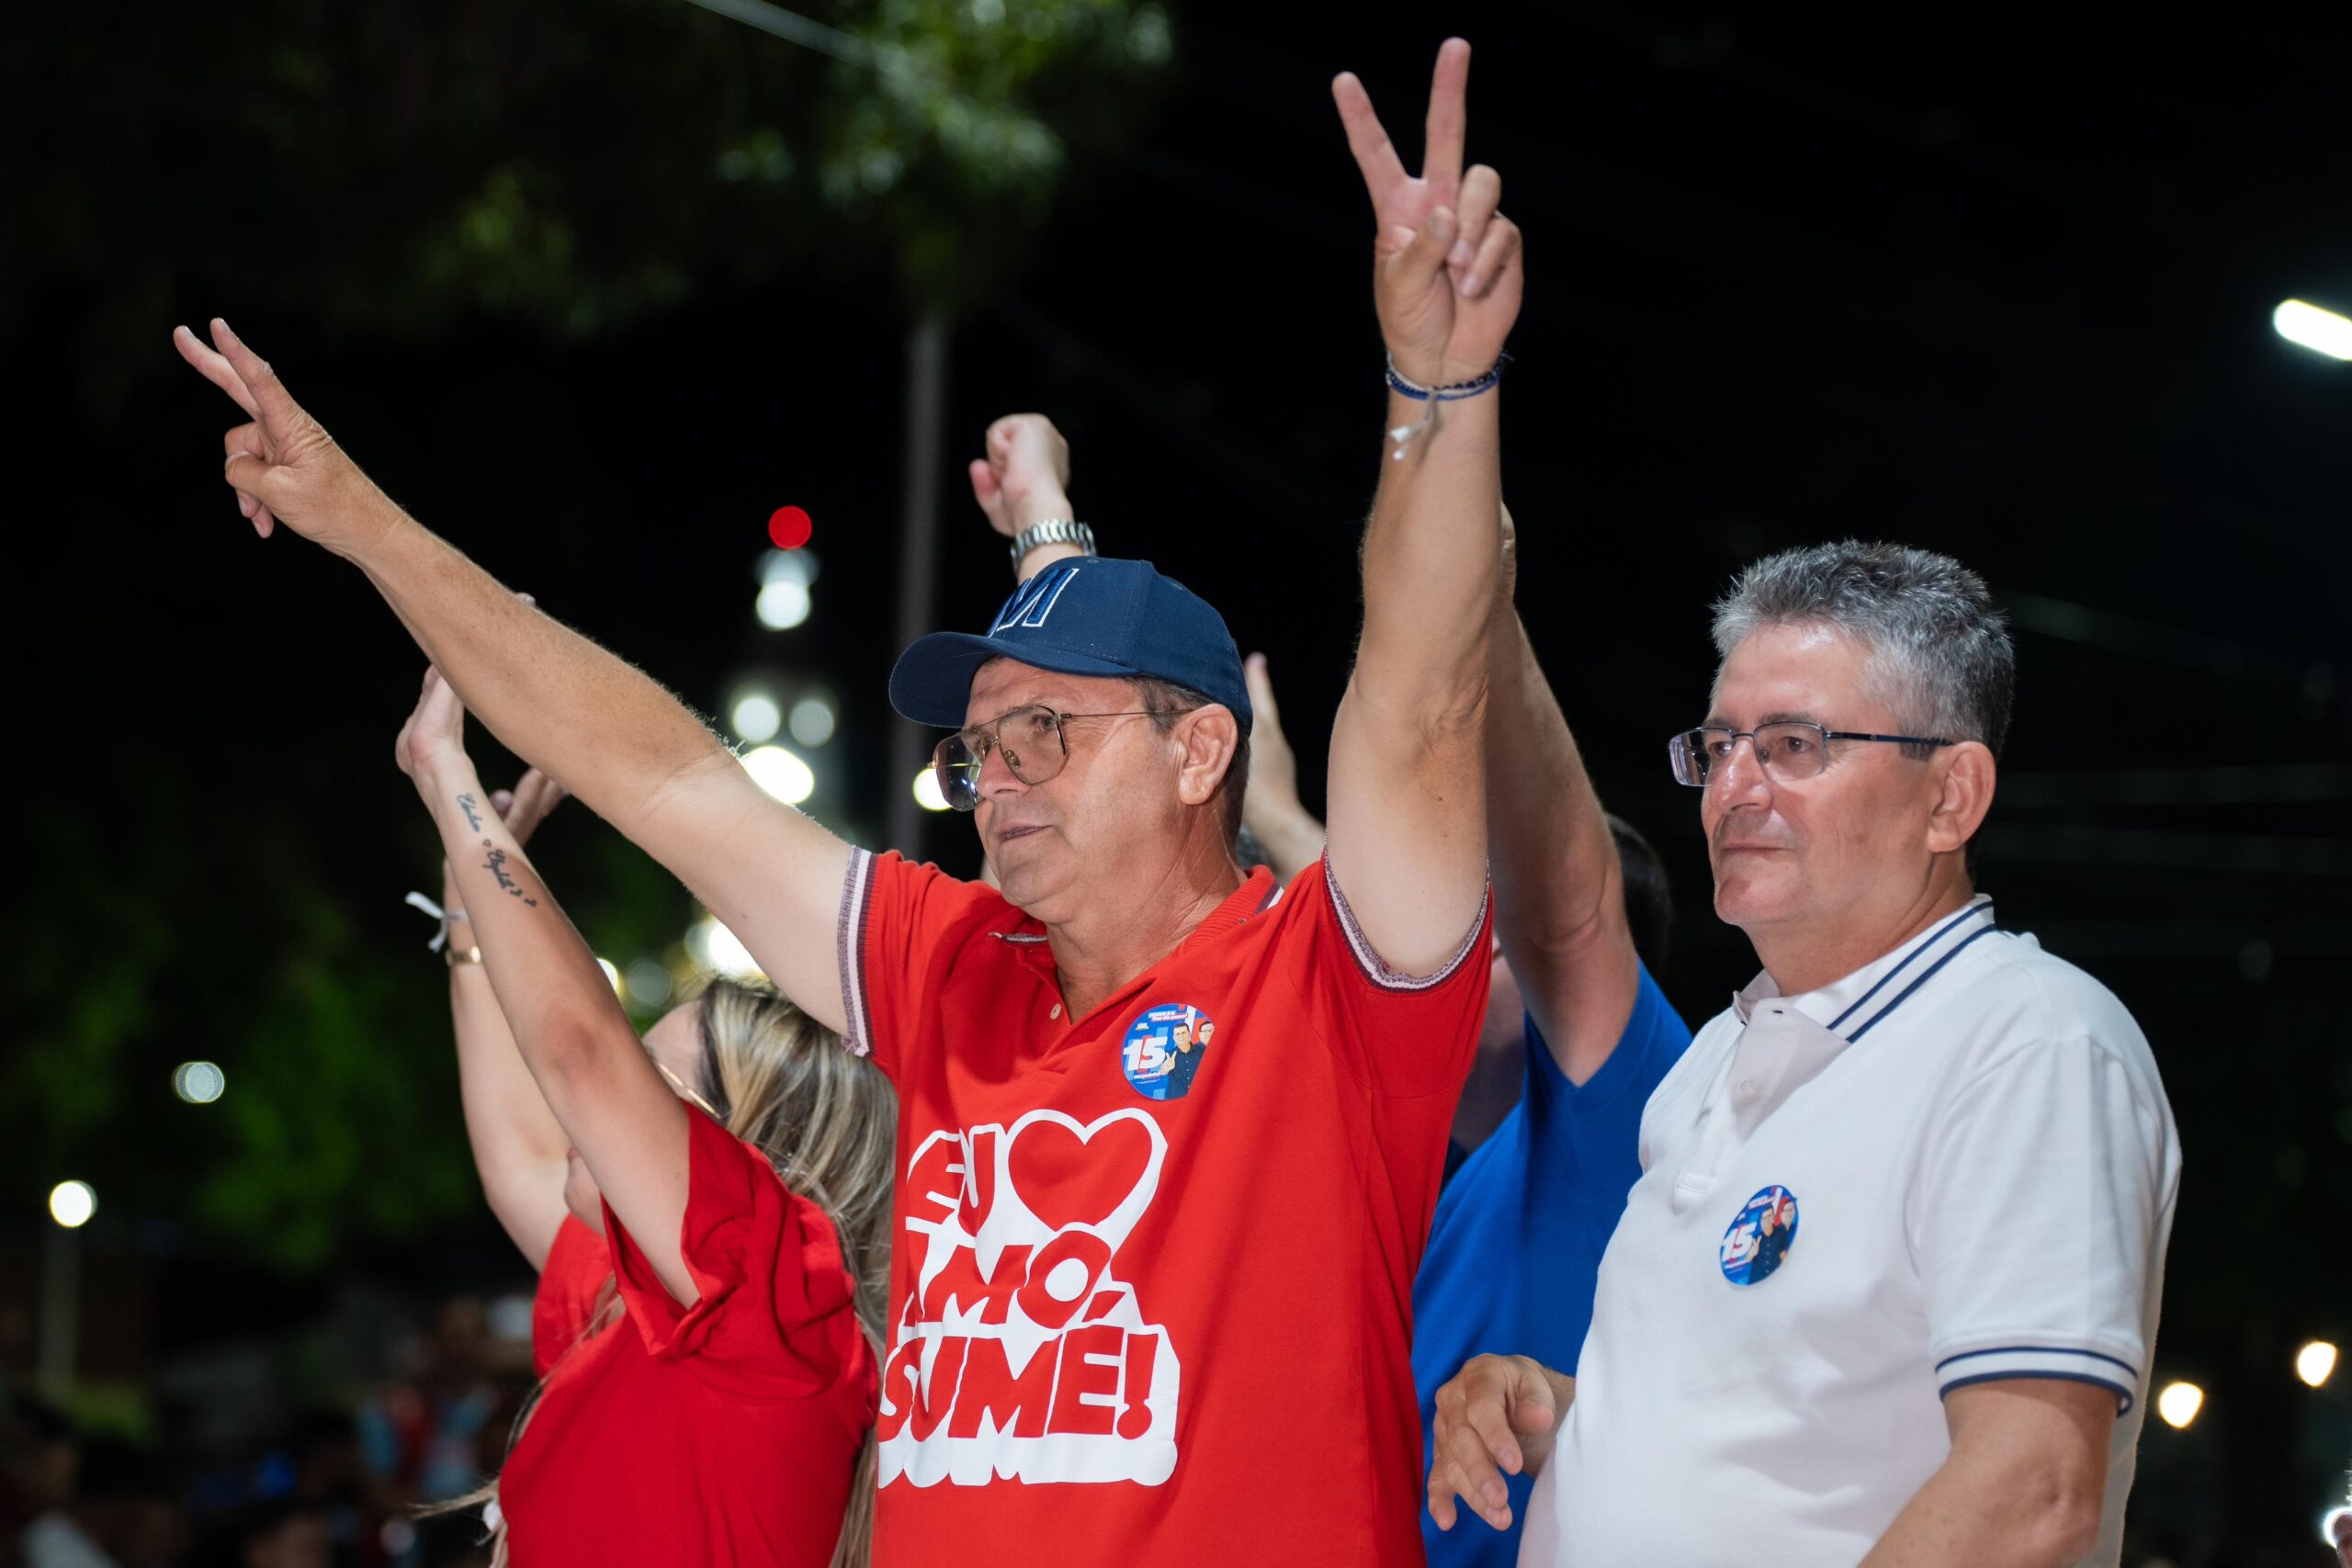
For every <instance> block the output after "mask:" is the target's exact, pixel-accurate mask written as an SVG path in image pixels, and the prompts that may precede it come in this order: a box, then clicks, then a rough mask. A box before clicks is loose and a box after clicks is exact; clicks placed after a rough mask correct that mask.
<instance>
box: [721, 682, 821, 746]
mask: <svg viewBox="0 0 2352 1568" xmlns="http://www.w3.org/2000/svg"><path fill="white" fill-rule="evenodd" d="M839 722H840V721H839V719H838V717H837V716H835V715H834V713H833V705H832V704H831V702H830V701H829V700H827V699H826V698H825V697H823V696H821V695H820V694H817V693H815V692H811V693H809V694H808V695H806V696H804V697H802V698H801V699H800V700H799V701H798V702H797V703H795V704H793V705H792V719H791V727H792V738H793V739H795V740H797V741H799V742H800V744H802V745H803V746H822V745H823V744H824V743H825V742H826V741H828V740H831V739H832V738H833V728H834V726H835V725H836V724H837V723H839ZM771 733H773V731H771ZM743 739H746V740H749V739H752V738H751V737H750V736H748V735H746V736H744V737H743Z"/></svg>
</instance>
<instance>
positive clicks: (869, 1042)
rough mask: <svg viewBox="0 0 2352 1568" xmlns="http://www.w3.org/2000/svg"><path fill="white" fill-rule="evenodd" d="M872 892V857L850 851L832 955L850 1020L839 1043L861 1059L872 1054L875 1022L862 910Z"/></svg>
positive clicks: (844, 1005) (860, 852) (843, 1007)
mask: <svg viewBox="0 0 2352 1568" xmlns="http://www.w3.org/2000/svg"><path fill="white" fill-rule="evenodd" d="M873 891H874V857H873V856H872V855H870V854H868V853H867V852H865V851H864V850H861V849H852V850H851V851H850V852H849V874H848V875H846V876H844V877H843V878H842V919H841V927H840V930H839V931H837V932H836V933H835V936H834V953H835V956H836V958H837V960H838V962H839V963H840V964H841V971H842V1017H843V1018H845V1019H847V1020H848V1021H849V1031H848V1032H847V1033H845V1034H843V1035H842V1044H844V1045H846V1046H848V1047H849V1048H850V1051H851V1052H852V1054H853V1055H860V1056H870V1055H873V1054H874V1020H873V1017H872V1016H871V1015H870V1014H869V1013H868V1012H867V1011H866V1006H865V909H866V906H867V904H868V903H869V902H871V897H872V894H873Z"/></svg>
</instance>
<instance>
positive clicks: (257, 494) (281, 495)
mask: <svg viewBox="0 0 2352 1568" xmlns="http://www.w3.org/2000/svg"><path fill="white" fill-rule="evenodd" d="M212 344H213V345H212V346H211V347H207V346H206V345H205V344H204V342H203V340H201V339H200V338H198V336H197V335H196V334H195V333H192V332H190V331H188V330H187V328H186V327H175V328H173V329H172V346H173V347H175V348H176V349H178V350H179V352H180V357H181V358H182V359H185V360H187V362H188V363H189V364H190V365H193V366H194V367H196V368H197V370H198V372H199V373H200V374H201V375H202V376H203V377H204V378H205V379H206V380H208V381H209V382H211V383H212V384H213V385H214V386H216V387H218V388H220V389H221V390H222V391H224V392H226V393H228V394H229V396H230V397H232V399H234V400H236V403H237V406H238V407H239V408H242V409H243V410H244V411H245V412H247V413H248V414H250V415H252V416H253V422H252V423H249V424H241V425H239V426H237V427H236V428H235V429H234V430H232V431H231V432H229V434H227V435H226V436H224V437H223V438H222V446H224V447H225V449H226V450H227V453H228V457H227V460H226V461H225V462H224V463H223V465H222V474H223V477H224V478H225V479H227V480H228V481H229V483H230V484H231V485H232V487H234V489H235V490H236V491H237V510H238V511H239V512H241V513H244V515H245V516H247V517H249V518H251V519H252V520H253V525H254V532H255V533H257V534H259V535H260V536H262V537H263V538H265V539H266V538H267V537H269V535H270V530H271V529H272V527H273V526H274V525H276V524H277V523H284V524H285V525H287V526H288V527H289V528H291V529H293V530H294V531H295V532H296V533H298V534H300V535H301V536H303V537H305V538H308V539H313V540H316V541H317V542H318V543H320V544H322V545H324V546H325V547H327V548H329V549H331V550H333V551H334V552H335V554H337V555H339V556H346V557H348V556H353V555H356V553H357V552H358V550H359V549H360V548H361V547H364V546H365V545H366V544H367V543H368V541H369V540H370V539H373V538H374V537H375V536H377V535H379V534H380V533H382V532H383V531H384V529H385V528H386V527H387V526H389V525H390V522H391V521H392V519H393V517H395V516H396V515H397V513H393V512H392V510H391V508H390V506H389V504H387V505H386V506H384V507H380V508H379V507H370V506H368V505H367V504H366V502H368V501H369V500H370V499H378V500H380V499H382V492H381V491H378V490H377V489H376V487H375V485H374V484H373V483H372V482H370V481H369V479H368V476H367V475H365V474H363V473H361V472H360V471H359V465H357V464H356V463H354V462H353V461H352V460H351V458H350V457H348V456H347V455H346V454H345V452H344V450H343V448H342V447H340V446H336V445H335V441H334V437H333V436H332V435H329V434H327V433H326V431H325V430H324V429H323V428H322V426H321V425H320V423H319V422H318V421H317V420H315V419H312V418H311V416H310V415H309V414H307V413H305V412H302V407H301V405H300V404H299V403H297V402H296V401H295V400H294V398H293V395H292V394H291V393H289V392H288V391H287V389H286V385H285V383H284V382H282V381H280V380H279V379H278V378H277V372H276V371H274V370H272V369H271V368H270V367H269V365H268V362H267V361H266V360H264V359H263V358H262V357H261V355H257V354H255V353H254V351H253V350H252V349H250V348H247V347H246V346H245V344H244V342H243V339H241V338H239V337H238V336H237V334H236V333H232V332H231V331H230V330H229V323H228V322H227V321H222V320H221V319H220V317H218V316H215V317H214V318H213V319H212Z"/></svg>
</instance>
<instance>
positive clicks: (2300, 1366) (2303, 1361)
mask: <svg viewBox="0 0 2352 1568" xmlns="http://www.w3.org/2000/svg"><path fill="white" fill-rule="evenodd" d="M2295 1375H2296V1376H2297V1377H2299V1378H2301V1379H2302V1380H2303V1382H2306V1383H2308V1384H2310V1385H2311V1386H2312V1388H2321V1387H2324V1386H2325V1384H2326V1382H2327V1380H2328V1379H2330V1378H2332V1377H2334V1376H2335V1346H2333V1345H2331V1344H2329V1343H2328V1342H2327V1341H2326V1340H2324V1339H2314V1340H2312V1342H2311V1343H2310V1344H2308V1345H2306V1346H2304V1347H2303V1348H2301V1349H2300V1350H2298V1351H2296V1352H2295Z"/></svg>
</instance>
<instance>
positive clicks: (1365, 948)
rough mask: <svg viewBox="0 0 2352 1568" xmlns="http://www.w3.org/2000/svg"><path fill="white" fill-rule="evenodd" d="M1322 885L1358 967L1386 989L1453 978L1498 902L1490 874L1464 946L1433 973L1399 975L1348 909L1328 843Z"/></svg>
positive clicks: (1423, 986) (1429, 985)
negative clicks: (1335, 872) (1378, 951)
mask: <svg viewBox="0 0 2352 1568" xmlns="http://www.w3.org/2000/svg"><path fill="white" fill-rule="evenodd" d="M1323 886H1326V887H1328V888H1329V889H1330V890H1331V908H1333V909H1335V910H1337V911H1338V913H1339V916H1340V930H1341V931H1345V932H1347V933H1348V950H1349V951H1350V952H1351V953H1354V954H1355V955H1356V967H1357V968H1359V969H1361V970H1363V976H1364V978H1365V979H1367V980H1370V981H1371V982H1372V983H1373V984H1374V985H1375V986H1377V987H1380V988H1381V989H1382V990H1384V991H1427V990H1431V989H1434V988H1435V987H1439V986H1442V985H1444V984H1445V983H1446V981H1448V980H1450V979H1452V978H1453V972H1454V971H1455V970H1457V969H1459V968H1461V967H1462V961H1463V960H1464V959H1465V958H1467V957H1469V956H1470V951H1471V949H1473V948H1475V947H1476V946H1477V945H1478V937H1479V935H1480V933H1482V932H1483V931H1486V929H1487V906H1488V905H1489V904H1492V903H1493V902H1494V901H1495V883H1494V878H1493V877H1491V876H1489V877H1488V878H1487V889H1486V891H1485V892H1484V893H1483V894H1481V895H1480V896H1479V898H1478V917H1477V919H1474V920H1472V921H1471V922H1470V930H1469V931H1468V933H1467V934H1465V935H1464V937H1463V939H1462V945H1461V947H1459V948H1458V949H1456V950H1455V952H1454V954H1453V957H1451V958H1449V959H1447V960H1446V961H1445V967H1443V968H1442V969H1440V970H1439V971H1438V972H1437V973H1436V974H1434V975H1400V974H1398V973H1397V971H1396V970H1394V969H1391V968H1390V967H1388V965H1387V964H1386V963H1385V961H1384V960H1383V959H1382V958H1381V956H1380V954H1379V953H1375V952H1374V951H1373V946H1372V943H1371V942H1370V941H1369V940H1367V939H1366V937H1365V936H1364V934H1363V927H1362V926H1359V925H1358V924H1356V912H1355V911H1354V910H1353V909H1351V908H1348V896H1347V895H1346V894H1344V893H1342V892H1340V879H1339V878H1338V877H1336V876H1334V875H1333V874H1331V852H1330V850H1329V847H1328V846H1327V847H1326V848H1325V849H1324V852H1323Z"/></svg>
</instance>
